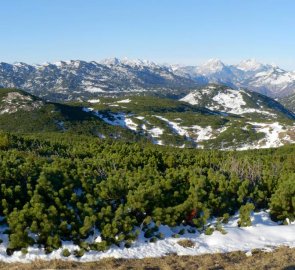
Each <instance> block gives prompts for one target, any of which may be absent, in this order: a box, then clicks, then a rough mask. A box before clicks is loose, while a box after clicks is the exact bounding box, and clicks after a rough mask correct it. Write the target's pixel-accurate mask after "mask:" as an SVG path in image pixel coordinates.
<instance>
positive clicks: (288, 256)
mask: <svg viewBox="0 0 295 270" xmlns="http://www.w3.org/2000/svg"><path fill="white" fill-rule="evenodd" d="M0 269H5V270H6V269H7V270H8V269H9V270H19V269H22V270H32V269H34V270H35V269H81V270H94V269H99V270H111V269H118V270H127V269H128V270H172V269H173V270H174V269H175V270H190V269H194V270H196V269H204V270H205V269H211V270H217V269H218V270H222V269H226V270H233V269H239V270H248V269H251V270H252V269H254V270H255V269H281V270H294V269H295V248H288V247H280V248H278V249H276V250H275V251H273V252H263V251H261V250H255V252H254V254H253V255H252V256H250V257H247V256H246V255H245V253H244V252H241V251H237V252H230V253H225V254H207V255H201V256H177V255H169V256H166V257H162V258H146V259H142V260H133V259H132V260H130V259H104V260H100V261H97V262H91V263H79V262H65V261H60V260H53V261H49V262H47V261H34V262H32V263H29V264H21V263H12V264H8V263H2V262H0Z"/></svg>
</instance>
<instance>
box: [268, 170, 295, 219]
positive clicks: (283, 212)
mask: <svg viewBox="0 0 295 270" xmlns="http://www.w3.org/2000/svg"><path fill="white" fill-rule="evenodd" d="M270 213H271V215H272V217H273V218H274V219H276V220H285V219H286V218H289V220H291V221H293V220H295V173H294V174H291V175H289V176H286V177H284V178H281V179H280V181H279V183H278V187H277V189H276V191H275V193H274V194H273V195H272V197H271V200H270Z"/></svg>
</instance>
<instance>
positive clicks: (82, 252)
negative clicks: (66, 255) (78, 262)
mask: <svg viewBox="0 0 295 270" xmlns="http://www.w3.org/2000/svg"><path fill="white" fill-rule="evenodd" d="M84 254H85V250H84V249H82V248H81V249H78V250H77V249H76V250H74V255H75V256H76V257H77V258H80V257H82V256H83V255H84Z"/></svg>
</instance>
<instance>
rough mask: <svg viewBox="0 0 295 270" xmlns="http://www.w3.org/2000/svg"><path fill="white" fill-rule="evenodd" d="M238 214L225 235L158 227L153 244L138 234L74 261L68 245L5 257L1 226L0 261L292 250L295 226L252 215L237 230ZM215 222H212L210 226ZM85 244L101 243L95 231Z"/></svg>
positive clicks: (265, 214) (266, 215)
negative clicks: (132, 240) (124, 244)
mask: <svg viewBox="0 0 295 270" xmlns="http://www.w3.org/2000/svg"><path fill="white" fill-rule="evenodd" d="M238 219H239V217H238V215H235V216H234V217H232V218H231V219H230V221H229V223H228V224H226V225H223V227H224V229H225V231H226V232H227V234H221V233H220V232H218V231H214V232H213V234H212V235H205V234H204V233H202V234H200V233H198V232H196V233H188V232H187V231H186V233H185V234H184V235H182V236H181V237H180V238H173V237H172V235H173V234H175V233H178V232H179V230H180V229H189V227H188V226H186V227H185V226H178V227H173V228H171V227H168V226H165V225H161V226H160V227H159V232H161V233H163V234H164V235H165V239H164V240H158V241H157V242H156V243H149V242H148V240H147V239H146V238H145V237H144V233H143V232H142V231H141V233H140V235H139V237H138V240H137V241H136V242H135V243H133V244H132V246H131V247H130V248H128V249H127V248H123V247H117V246H112V247H111V248H110V249H109V250H107V251H105V252H98V251H89V252H86V253H85V255H84V256H83V257H81V258H79V259H78V258H76V257H74V255H71V256H69V257H67V258H66V257H63V256H62V254H61V253H62V250H63V249H64V248H67V249H69V250H70V251H74V250H77V249H79V247H78V246H76V245H74V244H73V243H72V242H63V248H60V249H58V250H55V251H53V252H52V253H51V254H45V252H44V249H43V248H38V247H37V246H33V247H29V248H28V254H26V255H23V254H22V253H21V252H20V251H17V252H14V254H13V255H12V256H8V255H6V248H7V245H8V237H7V235H5V234H3V231H4V230H5V229H7V228H5V227H4V226H2V227H1V230H0V232H1V239H3V243H2V244H1V245H0V260H1V261H4V262H31V261H33V260H36V259H38V260H53V259H62V260H66V261H81V262H87V261H97V260H100V259H103V258H136V259H141V258H146V257H161V256H165V255H167V254H177V255H201V254H208V253H220V252H222V253H225V252H232V251H237V250H240V251H244V252H245V253H246V254H247V255H248V256H250V255H251V250H253V249H263V250H266V251H271V250H272V249H273V248H275V247H277V246H281V245H285V246H289V247H295V224H290V225H278V224H277V223H275V222H273V221H272V220H271V219H270V217H269V213H268V212H263V211H261V212H258V213H252V215H251V220H252V226H250V227H238V226H237V222H238ZM214 223H215V221H214V220H213V221H212V224H214ZM183 239H189V240H191V241H192V242H194V244H195V246H194V247H191V248H185V247H182V246H180V245H179V244H178V241H179V240H183ZM88 240H89V241H92V240H93V241H95V242H97V241H101V237H100V234H99V233H98V232H95V235H94V236H93V237H92V238H91V239H88Z"/></svg>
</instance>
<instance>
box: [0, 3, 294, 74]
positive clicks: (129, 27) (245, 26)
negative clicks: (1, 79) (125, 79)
mask: <svg viewBox="0 0 295 270" xmlns="http://www.w3.org/2000/svg"><path fill="white" fill-rule="evenodd" d="M0 3H1V5H0V12H1V23H0V35H1V42H0V61H3V62H9V63H12V62H15V61H23V62H28V63H42V62H46V61H57V60H69V59H83V60H100V59H103V58H108V57H114V56H117V57H128V58H143V59H149V60H153V61H156V62H160V63H164V62H167V63H181V64H199V63H202V62H203V61H205V60H207V59H209V58H220V59H221V60H223V61H224V62H226V63H236V62H238V61H240V60H242V59H247V58H257V59H258V60H259V61H262V62H268V63H276V64H278V65H280V66H282V67H283V68H286V69H293V70H295V15H294V11H295V1H294V0H203V1H199V0H178V1H176V0H0Z"/></svg>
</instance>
